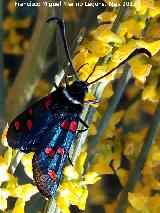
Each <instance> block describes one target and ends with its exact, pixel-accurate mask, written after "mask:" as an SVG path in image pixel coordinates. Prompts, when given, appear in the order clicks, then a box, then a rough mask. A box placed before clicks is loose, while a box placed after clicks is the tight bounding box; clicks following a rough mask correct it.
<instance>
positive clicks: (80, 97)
mask: <svg viewBox="0 0 160 213" xmlns="http://www.w3.org/2000/svg"><path fill="white" fill-rule="evenodd" d="M87 92H88V88H87V86H86V85H85V83H84V82H82V81H74V82H73V83H72V84H71V85H68V86H67V87H66V88H65V89H64V90H63V93H64V95H65V96H66V98H67V99H68V100H69V101H71V102H72V103H73V104H75V105H82V104H83V103H84V98H85V96H86V93H87Z"/></svg>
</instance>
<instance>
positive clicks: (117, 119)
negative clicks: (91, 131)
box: [104, 110, 124, 138]
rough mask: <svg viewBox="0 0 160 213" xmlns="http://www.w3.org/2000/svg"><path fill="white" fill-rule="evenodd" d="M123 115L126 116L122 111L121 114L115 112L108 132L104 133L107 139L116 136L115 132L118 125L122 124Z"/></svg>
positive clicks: (107, 129)
mask: <svg viewBox="0 0 160 213" xmlns="http://www.w3.org/2000/svg"><path fill="white" fill-rule="evenodd" d="M123 115H124V111H123V110H121V111H119V112H115V113H114V114H113V115H112V117H111V120H110V121H109V124H108V126H107V128H106V131H105V133H104V137H105V138H111V137H113V136H114V133H115V130H116V124H118V123H119V122H120V120H121V119H122V117H123Z"/></svg>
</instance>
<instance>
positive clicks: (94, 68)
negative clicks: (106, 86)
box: [84, 65, 96, 83]
mask: <svg viewBox="0 0 160 213" xmlns="http://www.w3.org/2000/svg"><path fill="white" fill-rule="evenodd" d="M95 70H96V65H95V66H94V67H93V70H92V72H91V73H90V74H89V76H88V77H87V79H86V80H85V81H84V83H86V82H87V81H88V80H89V78H90V77H91V76H92V75H93V73H94V71H95Z"/></svg>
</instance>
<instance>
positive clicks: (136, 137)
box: [124, 128, 148, 160]
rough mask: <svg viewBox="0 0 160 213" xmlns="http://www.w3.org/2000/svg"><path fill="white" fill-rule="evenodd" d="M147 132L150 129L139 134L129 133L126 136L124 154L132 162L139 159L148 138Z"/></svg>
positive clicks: (145, 129)
mask: <svg viewBox="0 0 160 213" xmlns="http://www.w3.org/2000/svg"><path fill="white" fill-rule="evenodd" d="M147 131H148V128H144V129H142V130H140V131H138V132H129V133H128V134H127V135H126V136H125V138H124V140H125V147H124V154H125V155H126V157H127V158H129V159H130V160H135V159H136V158H137V156H138V154H139V152H140V150H141V147H142V145H143V140H144V138H145V137H146V134H147Z"/></svg>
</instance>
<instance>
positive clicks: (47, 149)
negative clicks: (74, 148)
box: [45, 147, 55, 158]
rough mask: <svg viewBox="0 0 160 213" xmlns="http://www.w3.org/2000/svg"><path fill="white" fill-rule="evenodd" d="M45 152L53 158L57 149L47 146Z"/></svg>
mask: <svg viewBox="0 0 160 213" xmlns="http://www.w3.org/2000/svg"><path fill="white" fill-rule="evenodd" d="M45 153H46V154H47V155H48V156H49V157H51V158H53V157H54V155H55V150H54V149H52V148H51V147H47V148H46V149H45Z"/></svg>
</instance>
